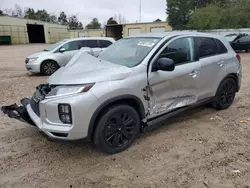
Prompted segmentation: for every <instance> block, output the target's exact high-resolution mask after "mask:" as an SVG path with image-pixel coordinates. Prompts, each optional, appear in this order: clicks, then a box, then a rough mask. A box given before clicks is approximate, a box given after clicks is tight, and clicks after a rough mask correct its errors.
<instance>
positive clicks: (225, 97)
mask: <svg viewBox="0 0 250 188" xmlns="http://www.w3.org/2000/svg"><path fill="white" fill-rule="evenodd" d="M235 95H236V82H235V80H234V79H232V78H226V79H225V80H223V81H222V83H221V85H220V86H219V89H218V91H217V94H216V96H215V101H214V107H215V108H216V109H219V110H224V109H227V108H229V107H230V106H231V105H232V103H233V101H234V98H235Z"/></svg>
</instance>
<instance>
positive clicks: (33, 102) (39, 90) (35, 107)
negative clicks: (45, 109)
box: [31, 84, 56, 116]
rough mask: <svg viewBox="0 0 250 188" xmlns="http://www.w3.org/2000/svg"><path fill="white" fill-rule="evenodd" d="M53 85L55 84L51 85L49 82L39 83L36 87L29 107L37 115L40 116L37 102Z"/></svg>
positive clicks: (43, 97) (42, 98)
mask: <svg viewBox="0 0 250 188" xmlns="http://www.w3.org/2000/svg"><path fill="white" fill-rule="evenodd" d="M55 87H56V86H51V85H49V84H41V85H39V86H38V87H36V92H35V93H34V94H33V96H32V98H31V107H32V109H33V111H34V112H35V113H36V114H37V115H38V116H40V113H39V103H40V102H41V101H42V100H44V99H45V97H46V95H48V93H49V92H50V91H51V90H52V89H53V88H55Z"/></svg>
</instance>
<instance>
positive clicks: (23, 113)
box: [1, 98, 35, 125]
mask: <svg viewBox="0 0 250 188" xmlns="http://www.w3.org/2000/svg"><path fill="white" fill-rule="evenodd" d="M28 104H30V99H28V98H24V99H22V100H21V105H19V106H18V105H17V104H12V105H9V106H2V107H1V110H2V112H3V113H4V114H6V115H8V116H9V117H10V118H15V119H17V120H19V121H22V122H26V123H29V124H30V125H35V123H34V122H33V121H32V120H31V118H30V116H29V114H28V112H27V110H26V106H27V105H28Z"/></svg>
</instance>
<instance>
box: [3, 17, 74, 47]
mask: <svg viewBox="0 0 250 188" xmlns="http://www.w3.org/2000/svg"><path fill="white" fill-rule="evenodd" d="M0 36H10V37H11V42H12V44H27V43H54V42H57V41H59V40H62V39H65V38H68V37H69V36H70V35H69V32H68V31H67V26H62V25H59V24H51V23H47V22H42V21H38V20H30V19H23V18H17V17H10V16H0Z"/></svg>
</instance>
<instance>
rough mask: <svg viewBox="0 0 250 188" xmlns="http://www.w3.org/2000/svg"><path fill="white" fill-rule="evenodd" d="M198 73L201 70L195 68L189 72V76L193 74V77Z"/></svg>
mask: <svg viewBox="0 0 250 188" xmlns="http://www.w3.org/2000/svg"><path fill="white" fill-rule="evenodd" d="M198 73H199V71H197V70H193V71H192V72H191V73H190V74H189V76H192V77H193V78H196V77H197V75H198Z"/></svg>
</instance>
